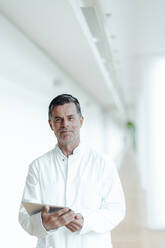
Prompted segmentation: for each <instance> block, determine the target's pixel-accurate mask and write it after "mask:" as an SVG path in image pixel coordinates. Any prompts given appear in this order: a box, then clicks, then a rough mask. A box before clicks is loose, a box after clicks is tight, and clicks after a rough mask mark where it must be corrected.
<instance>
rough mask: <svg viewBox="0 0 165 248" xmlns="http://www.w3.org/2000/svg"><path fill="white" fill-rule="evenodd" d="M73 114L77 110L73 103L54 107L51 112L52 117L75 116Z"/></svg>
mask: <svg viewBox="0 0 165 248" xmlns="http://www.w3.org/2000/svg"><path fill="white" fill-rule="evenodd" d="M75 114H77V109H76V105H75V104H74V103H73V102H70V103H65V104H63V105H58V106H55V107H54V108H53V111H52V115H54V116H62V115H75Z"/></svg>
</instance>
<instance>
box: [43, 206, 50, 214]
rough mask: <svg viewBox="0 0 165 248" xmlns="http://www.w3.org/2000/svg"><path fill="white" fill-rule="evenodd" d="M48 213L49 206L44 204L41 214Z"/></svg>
mask: <svg viewBox="0 0 165 248" xmlns="http://www.w3.org/2000/svg"><path fill="white" fill-rule="evenodd" d="M47 213H49V206H45V207H44V210H43V214H47Z"/></svg>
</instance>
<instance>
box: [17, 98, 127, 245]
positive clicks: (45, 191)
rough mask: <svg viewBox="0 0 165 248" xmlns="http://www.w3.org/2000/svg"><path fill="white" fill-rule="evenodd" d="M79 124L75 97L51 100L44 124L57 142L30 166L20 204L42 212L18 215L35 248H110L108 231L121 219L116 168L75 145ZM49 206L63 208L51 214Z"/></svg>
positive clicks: (22, 211)
mask: <svg viewBox="0 0 165 248" xmlns="http://www.w3.org/2000/svg"><path fill="white" fill-rule="evenodd" d="M83 121H84V118H83V116H82V113H81V108H80V104H79V102H78V100H77V99H76V98H75V97H73V96H71V95H68V94H63V95H59V96H57V97H56V98H54V99H53V100H52V101H51V103H50V105H49V125H50V127H51V129H52V130H53V132H54V134H55V136H56V138H57V141H58V144H57V145H56V146H55V148H54V149H53V150H51V151H49V152H47V153H46V154H44V155H43V156H41V157H39V158H38V159H36V160H34V161H33V163H32V164H31V165H30V167H29V172H28V175H27V179H26V184H25V189H24V194H23V201H28V202H34V203H42V204H45V208H44V210H43V211H42V213H37V214H34V215H32V216H29V215H28V213H27V212H26V210H25V209H24V207H23V206H22V205H21V208H20V213H19V221H20V224H21V225H22V227H23V228H24V229H25V230H26V231H27V232H28V233H30V234H31V235H35V236H36V237H37V238H38V243H37V248H43V247H44V248H111V247H112V245H111V238H110V231H111V230H112V229H113V228H114V227H115V226H116V225H117V224H118V223H119V222H120V221H121V220H122V219H123V218H124V215H125V202H124V196H123V191H122V187H121V184H120V180H119V177H118V174H117V171H116V169H115V166H114V165H113V163H112V162H111V161H109V159H108V158H106V157H105V156H104V155H102V154H98V153H97V152H96V151H94V150H92V149H91V148H89V147H88V146H87V145H86V144H84V143H83V142H82V141H81V142H80V128H81V127H82V125H83ZM96 138H97V136H96ZM48 205H55V206H64V208H63V209H61V210H59V211H58V212H54V213H50V212H49V210H50V209H49V207H48Z"/></svg>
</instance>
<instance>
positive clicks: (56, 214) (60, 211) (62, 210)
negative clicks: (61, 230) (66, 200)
mask: <svg viewBox="0 0 165 248" xmlns="http://www.w3.org/2000/svg"><path fill="white" fill-rule="evenodd" d="M69 211H70V209H69V208H62V209H61V210H59V211H57V212H55V213H52V215H53V216H54V217H58V216H61V215H63V214H66V213H67V212H69Z"/></svg>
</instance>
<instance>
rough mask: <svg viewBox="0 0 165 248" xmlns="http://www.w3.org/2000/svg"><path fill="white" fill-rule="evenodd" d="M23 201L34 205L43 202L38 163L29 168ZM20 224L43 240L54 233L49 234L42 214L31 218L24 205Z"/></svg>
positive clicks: (21, 208) (20, 214)
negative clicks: (43, 222)
mask: <svg viewBox="0 0 165 248" xmlns="http://www.w3.org/2000/svg"><path fill="white" fill-rule="evenodd" d="M22 201H26V202H34V203H35V202H36V203H39V202H42V199H41V197H40V186H39V169H38V167H37V162H33V163H32V164H31V165H30V166H29V171H28V175H27V178H26V184H25V188H24V193H23V198H22ZM19 223H20V224H21V226H22V227H23V229H24V230H25V231H26V232H28V233H29V234H31V235H34V236H36V237H37V238H43V237H44V236H46V235H50V234H52V233H53V232H52V231H51V232H48V231H47V230H46V229H45V228H44V226H43V224H42V218H41V213H37V214H34V215H32V216H29V214H28V213H27V211H26V209H25V208H24V207H23V205H22V204H21V206H20V210H19ZM55 231H56V230H55ZM55 231H54V232H55Z"/></svg>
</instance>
